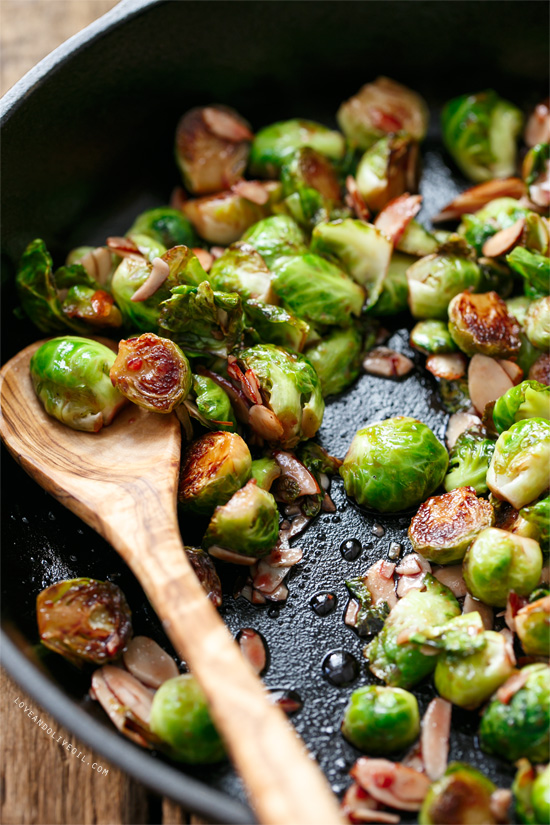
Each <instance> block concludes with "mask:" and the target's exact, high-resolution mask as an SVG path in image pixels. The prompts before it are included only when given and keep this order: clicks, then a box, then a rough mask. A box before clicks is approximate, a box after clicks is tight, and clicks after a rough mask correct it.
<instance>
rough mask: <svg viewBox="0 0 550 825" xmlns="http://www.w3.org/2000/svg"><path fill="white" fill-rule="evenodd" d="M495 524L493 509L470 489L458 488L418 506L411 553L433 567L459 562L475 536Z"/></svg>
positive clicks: (413, 521) (414, 519)
mask: <svg viewBox="0 0 550 825" xmlns="http://www.w3.org/2000/svg"><path fill="white" fill-rule="evenodd" d="M492 524H494V513H493V508H492V507H491V505H490V504H489V502H488V501H484V499H481V498H477V496H476V494H475V490H474V488H473V487H459V488H457V489H455V490H453V491H452V492H450V493H445V495H443V496H433V498H429V499H428V500H427V501H425V502H424V503H423V504H421V505H420V509H419V510H418V513H417V514H416V516H415V517H414V518H413V520H412V521H411V524H410V527H409V534H408V535H409V539H410V541H411V544H412V546H413V550H415V551H416V552H417V553H420V554H421V555H422V556H424V558H425V559H428V561H433V562H436V564H454V563H455V562H458V561H462V559H463V558H464V554H465V553H466V550H467V549H468V546H469V545H470V543H471V542H472V541H473V539H474V538H475V537H476V536H477V534H478V533H479V532H480V531H481V530H483V529H484V528H486V527H490V526H491V525H492Z"/></svg>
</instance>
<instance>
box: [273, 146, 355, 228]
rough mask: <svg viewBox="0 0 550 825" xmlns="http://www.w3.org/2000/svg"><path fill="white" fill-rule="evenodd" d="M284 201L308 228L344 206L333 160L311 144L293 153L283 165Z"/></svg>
mask: <svg viewBox="0 0 550 825" xmlns="http://www.w3.org/2000/svg"><path fill="white" fill-rule="evenodd" d="M281 184H282V190H283V195H284V197H285V200H284V205H285V208H286V209H287V210H288V212H289V213H290V214H291V215H292V217H293V218H294V219H295V220H296V221H297V222H298V223H299V224H300V226H303V227H305V228H306V229H311V228H313V227H314V226H315V224H318V223H319V222H320V221H326V220H327V219H328V218H329V217H331V215H332V213H333V212H334V211H335V210H336V211H337V212H338V211H339V210H340V209H341V208H342V206H343V205H342V204H341V193H340V181H339V180H338V176H337V174H336V170H335V169H334V167H333V166H332V164H331V163H330V161H329V160H328V159H327V158H325V157H323V155H321V154H320V153H319V152H316V151H315V150H314V149H311V148H310V147H309V146H303V147H302V148H300V149H298V150H297V151H296V152H295V153H294V154H293V155H291V156H290V158H289V159H288V161H286V162H285V163H284V164H283V166H282V168H281Z"/></svg>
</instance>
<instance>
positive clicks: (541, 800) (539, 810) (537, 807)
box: [532, 765, 550, 822]
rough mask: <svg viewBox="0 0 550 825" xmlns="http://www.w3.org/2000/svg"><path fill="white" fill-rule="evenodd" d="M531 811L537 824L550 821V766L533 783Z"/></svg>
mask: <svg viewBox="0 0 550 825" xmlns="http://www.w3.org/2000/svg"><path fill="white" fill-rule="evenodd" d="M532 800H533V811H534V814H535V817H536V821H537V822H548V821H549V820H550V765H547V766H546V767H545V769H544V770H543V771H542V772H541V773H539V775H538V776H537V778H536V779H535V781H534V782H533V794H532Z"/></svg>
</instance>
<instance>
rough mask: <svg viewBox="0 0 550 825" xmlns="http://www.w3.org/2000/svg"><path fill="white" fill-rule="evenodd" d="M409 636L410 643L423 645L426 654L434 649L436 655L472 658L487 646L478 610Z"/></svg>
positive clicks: (411, 633) (412, 632)
mask: <svg viewBox="0 0 550 825" xmlns="http://www.w3.org/2000/svg"><path fill="white" fill-rule="evenodd" d="M407 636H408V641H409V642H411V643H413V644H415V645H422V648H423V650H424V651H425V652H428V651H429V649H430V648H432V650H433V653H434V655H435V653H437V652H438V651H444V652H445V653H447V654H449V655H450V656H471V655H472V654H473V653H475V652H476V651H477V650H481V649H482V648H484V647H485V646H486V644H487V639H486V638H485V636H484V628H483V620H482V618H481V615H480V614H479V612H478V611H477V610H474V611H473V612H472V613H463V614H462V616H456V617H455V618H454V619H451V620H450V621H449V622H446V623H445V624H443V625H438V626H436V627H426V628H424V630H413V631H409V632H407Z"/></svg>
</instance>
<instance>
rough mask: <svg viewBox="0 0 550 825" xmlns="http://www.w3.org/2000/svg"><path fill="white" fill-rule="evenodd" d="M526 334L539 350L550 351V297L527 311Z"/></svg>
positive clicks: (541, 299) (539, 299)
mask: <svg viewBox="0 0 550 825" xmlns="http://www.w3.org/2000/svg"><path fill="white" fill-rule="evenodd" d="M549 272H550V270H549ZM525 334H526V335H527V338H528V339H529V341H530V342H531V343H532V344H533V346H534V347H537V349H542V350H545V351H548V349H550V296H548V295H546V296H545V297H544V298H538V299H537V300H536V301H533V303H532V304H531V306H530V307H529V309H528V310H527V314H526V316H525Z"/></svg>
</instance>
